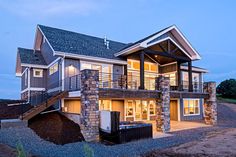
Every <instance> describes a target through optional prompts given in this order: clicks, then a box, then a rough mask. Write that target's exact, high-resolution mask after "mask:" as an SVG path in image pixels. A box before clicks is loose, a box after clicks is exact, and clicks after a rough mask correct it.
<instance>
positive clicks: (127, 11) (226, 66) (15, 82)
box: [0, 0, 236, 99]
mask: <svg viewBox="0 0 236 157" xmlns="http://www.w3.org/2000/svg"><path fill="white" fill-rule="evenodd" d="M0 21H1V24H0V36H1V39H0V48H1V49H0V54H1V61H0V84H1V85H0V99H1V98H11V99H17V98H20V79H19V78H16V77H15V64H16V50H17V47H25V48H33V43H34V36H35V30H36V25H37V24H42V25H47V26H52V27H57V28H62V29H66V30H72V31H76V32H80V33H84V34H88V35H94V36H98V37H104V36H105V35H106V36H107V38H108V39H112V40H117V41H121V42H125V43H130V42H135V41H136V40H139V39H141V38H143V37H145V36H147V35H150V34H152V33H154V32H156V31H159V30H160V29H163V28H165V27H167V26H170V25H173V24H175V25H177V27H178V28H179V29H180V30H181V31H182V32H183V33H184V35H185V36H186V37H187V39H188V40H189V41H190V43H191V44H192V45H193V47H194V48H195V49H196V50H197V51H198V52H199V53H200V54H201V56H202V60H200V61H196V62H194V63H193V65H196V66H200V67H203V68H206V69H208V70H209V74H207V75H206V76H205V81H216V82H217V83H219V82H220V81H222V80H224V79H229V78H236V49H235V45H236V40H235V37H236V1H235V0H227V1H223V0H222V1H220V0H219V1H217V0H195V1H193V0H119V1H115V0H114V1H111V0H58V1H57V0H0Z"/></svg>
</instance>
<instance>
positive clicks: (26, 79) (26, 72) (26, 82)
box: [25, 70, 28, 86]
mask: <svg viewBox="0 0 236 157" xmlns="http://www.w3.org/2000/svg"><path fill="white" fill-rule="evenodd" d="M27 84H28V70H26V71H25V85H26V86H27Z"/></svg>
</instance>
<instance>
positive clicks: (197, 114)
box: [183, 98, 201, 116]
mask: <svg viewBox="0 0 236 157" xmlns="http://www.w3.org/2000/svg"><path fill="white" fill-rule="evenodd" d="M185 100H187V101H188V108H189V102H190V101H191V100H192V101H194V102H195V101H196V100H197V101H198V113H194V114H185V113H184V108H185V107H184V101H185ZM193 105H194V106H195V104H193ZM200 110H201V108H200V99H197V98H196V99H191V98H189V99H183V115H184V116H199V115H200V114H201V111H200ZM194 112H195V107H194Z"/></svg>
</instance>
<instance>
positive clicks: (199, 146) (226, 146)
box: [145, 128, 236, 157]
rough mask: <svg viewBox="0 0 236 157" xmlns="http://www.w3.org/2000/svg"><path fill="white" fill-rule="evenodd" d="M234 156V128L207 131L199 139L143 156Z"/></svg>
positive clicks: (235, 144) (235, 147) (235, 151)
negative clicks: (203, 136)
mask: <svg viewBox="0 0 236 157" xmlns="http://www.w3.org/2000/svg"><path fill="white" fill-rule="evenodd" d="M178 156H179V157H236V129H233V128H230V129H224V130H221V131H217V132H209V133H208V134H207V136H206V137H205V138H204V139H202V140H200V141H194V142H189V143H185V144H182V145H179V146H176V147H172V148H169V149H166V150H163V151H154V152H151V153H149V154H147V155H145V157H178Z"/></svg>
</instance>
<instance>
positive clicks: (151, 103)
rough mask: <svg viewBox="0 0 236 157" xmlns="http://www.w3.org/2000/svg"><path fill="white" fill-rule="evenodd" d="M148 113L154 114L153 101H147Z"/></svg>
mask: <svg viewBox="0 0 236 157" xmlns="http://www.w3.org/2000/svg"><path fill="white" fill-rule="evenodd" d="M149 114H150V115H155V104H154V101H149Z"/></svg>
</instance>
